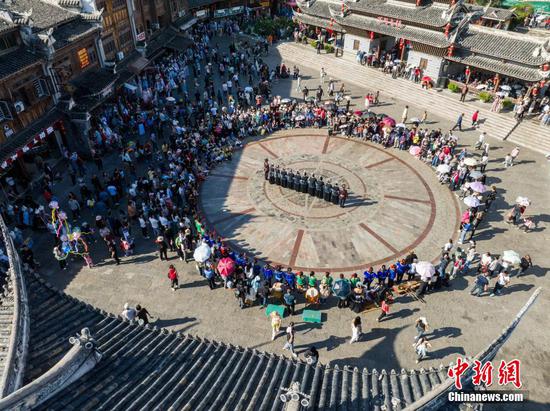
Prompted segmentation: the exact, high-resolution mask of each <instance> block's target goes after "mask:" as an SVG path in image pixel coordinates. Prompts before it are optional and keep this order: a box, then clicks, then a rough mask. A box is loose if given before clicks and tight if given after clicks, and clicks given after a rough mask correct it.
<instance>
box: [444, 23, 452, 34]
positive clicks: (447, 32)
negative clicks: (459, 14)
mask: <svg viewBox="0 0 550 411" xmlns="http://www.w3.org/2000/svg"><path fill="white" fill-rule="evenodd" d="M450 31H451V23H447V25H446V26H445V37H449V33H450Z"/></svg>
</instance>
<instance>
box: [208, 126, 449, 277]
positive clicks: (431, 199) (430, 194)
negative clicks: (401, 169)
mask: <svg viewBox="0 0 550 411" xmlns="http://www.w3.org/2000/svg"><path fill="white" fill-rule="evenodd" d="M300 137H315V138H323V137H324V138H325V139H326V140H325V144H324V147H323V154H325V153H326V149H327V147H328V144H329V142H330V140H331V139H340V140H343V141H347V142H353V143H358V144H362V145H365V146H367V147H370V148H373V149H375V150H377V151H379V152H382V153H384V154H386V155H387V156H389V157H391V158H392V159H393V160H396V161H398V162H399V163H400V164H402V165H404V166H405V167H407V168H408V169H409V170H410V171H412V173H413V174H414V175H415V176H416V177H417V178H418V179H419V180H420V182H421V183H422V186H423V187H424V189H425V190H426V192H427V193H428V197H429V200H428V201H427V202H428V203H429V204H430V217H429V220H428V223H427V224H426V227H425V228H424V230H423V231H422V232H421V233H420V235H419V236H418V237H417V238H416V240H415V241H413V242H412V243H411V244H409V245H407V246H406V247H403V248H402V249H401V250H398V251H397V252H395V253H393V254H391V255H389V256H387V257H384V258H381V259H378V260H375V261H369V262H367V263H362V264H357V265H351V266H346V267H301V266H298V265H295V264H290V263H281V262H277V261H273V260H270V259H269V258H263V259H262V260H263V261H264V262H267V263H269V264H270V265H272V266H278V265H280V266H282V267H289V266H290V267H292V269H294V270H300V271H316V272H321V271H328V272H352V271H359V270H364V269H367V268H369V267H371V266H376V265H380V264H384V263H387V262H390V261H395V259H396V258H398V257H400V256H403V255H404V254H405V253H406V252H408V251H410V250H414V249H415V248H416V247H417V246H418V245H419V244H421V243H422V242H423V241H424V240H425V239H426V237H427V236H428V234H429V233H430V231H431V229H432V227H433V223H434V222H435V216H436V203H435V196H434V194H433V192H432V190H431V189H430V186H429V184H428V183H427V182H426V180H425V179H424V177H422V175H421V174H420V173H419V172H418V171H417V170H416V169H415V168H414V167H413V166H412V165H410V164H408V163H407V162H406V161H405V160H403V159H401V158H399V157H398V156H397V155H395V154H393V153H392V152H391V151H389V149H383V148H380V147H377V146H376V145H374V144H372V143H369V142H366V141H362V140H356V139H349V138H346V137H341V136H330V135H326V136H320V135H315V134H296V135H284V136H273V137H267V138H264V139H261V140H255V141H251V142H248V143H246V144H245V145H243V146H242V148H241V151H244V149H245V148H247V147H250V146H253V145H260V144H261V143H262V142H263V141H274V140H280V139H289V138H300ZM275 157H278V156H275ZM421 164H422V166H423V167H428V166H427V165H426V164H424V163H421ZM337 166H338V167H343V168H345V167H344V166H342V165H340V164H337ZM348 171H349V170H348ZM359 180H361V183H362V184H364V182H363V181H362V179H361V178H359ZM203 187H204V184H203V185H201V192H202V188H203ZM365 192H366V189H365ZM449 194H450V196H451V198H452V203H453V206H454V207H453V208H454V210H455V224H454V229H453V234H452V235H451V236H450V237H452V238H453V239H456V238H457V237H458V229H459V223H460V205H459V203H458V200H457V199H456V196H454V195H453V193H452V192H449ZM266 198H267V199H268V200H269V202H270V203H271V204H273V202H272V200H271V199H269V197H267V195H266ZM202 201H203V195H202V194H201V195H200V199H199V210H200V211H201V217H202V218H203V220H204V221H205V222H206V224H207V225H208V229H209V230H215V227H214V226H213V225H212V224H211V222H210V220H209V218H208V216H207V215H206V213H204V209H203V207H202ZM277 209H279V210H280V211H283V212H285V213H287V212H288V211H286V210H282V209H281V208H279V207H277ZM297 215H298V214H297ZM298 216H300V215H298ZM335 217H336V216H330V217H327V218H335ZM224 241H225V242H226V243H228V244H229V245H230V247H231V248H232V249H233V250H236V251H238V252H241V253H245V254H250V251H249V250H247V249H245V248H243V247H240V246H239V245H237V244H235V242H234V241H233V240H227V239H224ZM291 254H294V250H292V253H291ZM291 260H292V258H291ZM437 260H439V253H438V254H437V256H436V257H434V258H433V259H432V261H434V262H435V261H437ZM290 262H292V261H290Z"/></svg>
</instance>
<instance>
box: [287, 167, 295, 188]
mask: <svg viewBox="0 0 550 411" xmlns="http://www.w3.org/2000/svg"><path fill="white" fill-rule="evenodd" d="M293 185H294V173H293V172H292V170H288V173H286V187H287V188H290V189H291V190H292V186H293Z"/></svg>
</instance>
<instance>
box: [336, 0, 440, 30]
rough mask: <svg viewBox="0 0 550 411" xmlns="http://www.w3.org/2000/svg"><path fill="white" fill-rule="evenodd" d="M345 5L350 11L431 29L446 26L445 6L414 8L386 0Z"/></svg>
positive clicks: (365, 0) (407, 4) (372, 0)
mask: <svg viewBox="0 0 550 411" xmlns="http://www.w3.org/2000/svg"><path fill="white" fill-rule="evenodd" d="M346 5H347V6H348V7H349V9H350V10H352V11H355V10H356V11H359V12H363V13H369V14H376V15H378V16H384V17H390V18H393V19H399V20H403V21H406V22H411V23H418V24H425V25H428V26H433V27H443V26H444V25H445V24H447V20H446V18H445V17H444V16H443V15H442V14H443V12H444V11H445V10H447V9H448V6H447V5H444V6H443V5H441V6H440V5H432V4H429V5H427V6H422V7H416V6H415V5H414V4H411V3H402V2H397V1H386V0H359V1H357V2H348V3H346Z"/></svg>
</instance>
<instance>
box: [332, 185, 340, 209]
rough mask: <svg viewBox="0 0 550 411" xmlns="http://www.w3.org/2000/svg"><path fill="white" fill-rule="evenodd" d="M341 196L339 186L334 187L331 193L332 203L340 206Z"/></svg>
mask: <svg viewBox="0 0 550 411" xmlns="http://www.w3.org/2000/svg"><path fill="white" fill-rule="evenodd" d="M339 195H340V188H339V187H338V184H334V185H333V186H332V191H331V192H330V202H331V203H332V204H338V196H339Z"/></svg>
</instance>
